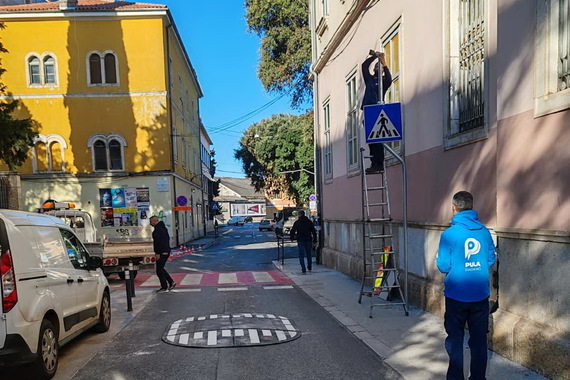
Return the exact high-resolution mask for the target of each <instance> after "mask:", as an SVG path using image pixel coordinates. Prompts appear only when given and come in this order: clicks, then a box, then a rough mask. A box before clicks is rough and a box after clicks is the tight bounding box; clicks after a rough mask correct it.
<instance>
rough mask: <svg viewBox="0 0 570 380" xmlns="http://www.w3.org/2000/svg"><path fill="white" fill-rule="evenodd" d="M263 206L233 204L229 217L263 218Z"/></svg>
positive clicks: (261, 204) (260, 204)
mask: <svg viewBox="0 0 570 380" xmlns="http://www.w3.org/2000/svg"><path fill="white" fill-rule="evenodd" d="M264 215H265V204H263V203H233V204H232V205H231V216H264Z"/></svg>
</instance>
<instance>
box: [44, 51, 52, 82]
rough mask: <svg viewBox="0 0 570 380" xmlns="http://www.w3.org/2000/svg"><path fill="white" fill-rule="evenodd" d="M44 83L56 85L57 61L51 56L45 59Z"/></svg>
mask: <svg viewBox="0 0 570 380" xmlns="http://www.w3.org/2000/svg"><path fill="white" fill-rule="evenodd" d="M44 83H45V84H55V60H54V59H53V57H52V56H50V55H47V56H45V57H44Z"/></svg>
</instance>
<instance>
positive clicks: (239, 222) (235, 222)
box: [228, 216, 245, 226]
mask: <svg viewBox="0 0 570 380" xmlns="http://www.w3.org/2000/svg"><path fill="white" fill-rule="evenodd" d="M244 224H245V218H244V217H243V216H232V218H231V219H230V220H228V226H243V225H244Z"/></svg>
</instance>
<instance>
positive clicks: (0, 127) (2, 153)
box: [0, 23, 38, 171]
mask: <svg viewBox="0 0 570 380" xmlns="http://www.w3.org/2000/svg"><path fill="white" fill-rule="evenodd" d="M0 29H4V24H3V23H0ZM0 52H1V53H7V52H8V50H7V49H6V48H5V47H4V45H3V44H2V42H1V41H0ZM5 72H6V70H5V69H4V68H2V65H1V60H0V77H1V76H2V75H3V74H4V73H5ZM0 95H4V96H5V95H7V92H6V86H5V85H4V84H3V83H1V82H0ZM17 107H18V101H17V100H12V101H0V160H2V161H4V162H5V163H6V165H8V169H9V170H11V171H13V170H16V169H17V168H18V166H20V165H22V164H23V163H24V161H26V159H27V158H28V151H29V150H30V147H32V146H33V145H34V138H35V137H36V136H37V135H38V134H37V132H35V131H34V123H33V121H32V120H31V119H13V118H12V113H13V112H14V110H15V109H16V108H17Z"/></svg>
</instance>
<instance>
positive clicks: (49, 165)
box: [32, 133, 67, 173]
mask: <svg viewBox="0 0 570 380" xmlns="http://www.w3.org/2000/svg"><path fill="white" fill-rule="evenodd" d="M66 149H67V142H66V141H65V139H64V138H63V137H62V136H60V135H56V134H52V135H47V136H46V135H43V134H41V133H40V134H39V135H38V136H37V137H36V139H35V140H34V147H33V150H32V168H33V171H34V173H38V172H63V171H65V150H66Z"/></svg>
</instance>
